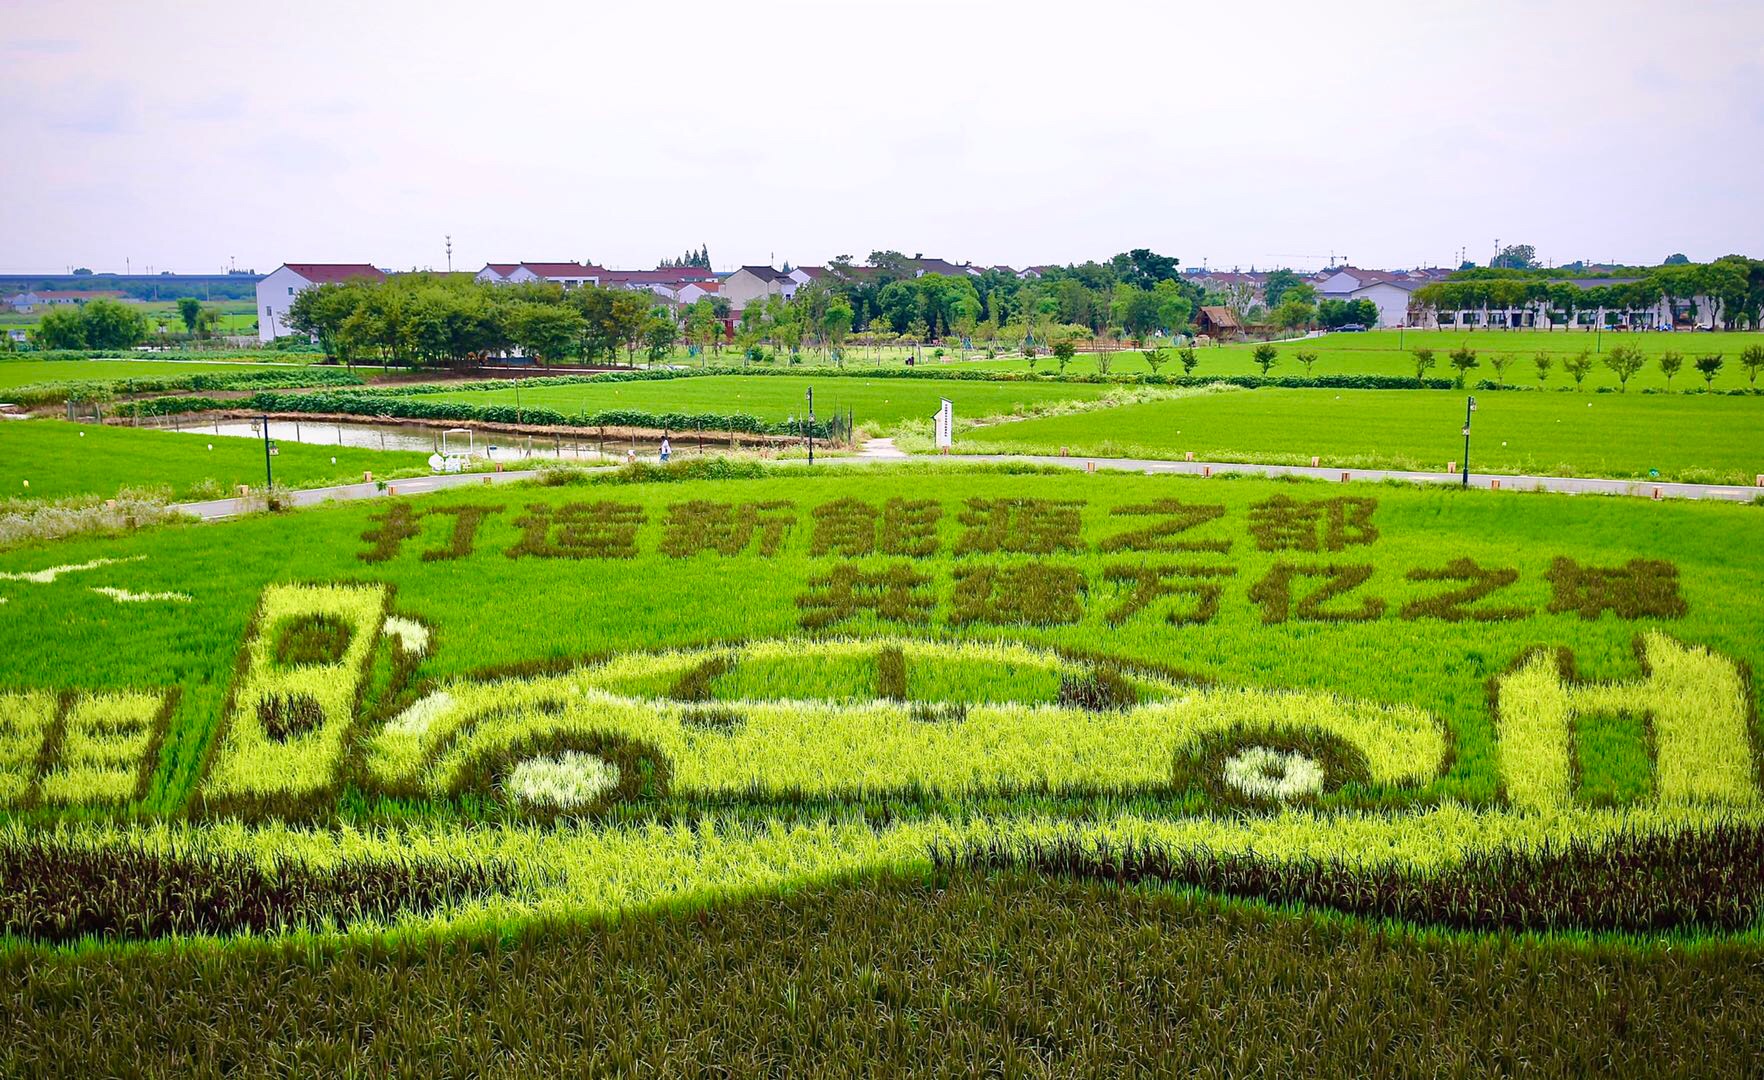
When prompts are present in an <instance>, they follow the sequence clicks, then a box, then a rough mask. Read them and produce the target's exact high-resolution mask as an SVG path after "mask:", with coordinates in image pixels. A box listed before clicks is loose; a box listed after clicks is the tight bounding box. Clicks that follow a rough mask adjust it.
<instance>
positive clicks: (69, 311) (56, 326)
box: [30, 307, 86, 349]
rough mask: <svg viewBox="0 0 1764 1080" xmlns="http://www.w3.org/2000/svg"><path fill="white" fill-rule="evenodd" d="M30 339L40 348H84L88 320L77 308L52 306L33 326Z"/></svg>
mask: <svg viewBox="0 0 1764 1080" xmlns="http://www.w3.org/2000/svg"><path fill="white" fill-rule="evenodd" d="M30 339H31V344H32V345H35V346H36V347H37V348H39V349H83V348H85V347H86V321H85V320H84V319H82V318H80V313H79V310H78V309H76V308H66V307H52V308H50V309H49V310H48V311H45V312H44V313H43V317H42V318H41V319H39V320H37V325H35V326H33V327H31V329H30Z"/></svg>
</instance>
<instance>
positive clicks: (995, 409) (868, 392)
mask: <svg viewBox="0 0 1764 1080" xmlns="http://www.w3.org/2000/svg"><path fill="white" fill-rule="evenodd" d="M810 387H813V388H814V391H815V413H816V415H817V416H819V417H823V418H824V417H829V416H832V415H833V414H834V413H835V412H843V411H844V410H846V409H851V410H853V412H854V413H855V418H856V421H857V423H859V424H866V423H868V424H883V425H887V424H893V423H896V422H898V421H900V420H903V419H906V418H909V417H930V416H931V415H932V414H933V413H935V412H936V411H937V408H938V401H939V399H940V398H944V397H947V398H949V399H951V400H952V401H953V402H954V403H955V409H956V414H957V415H958V416H1000V415H1006V414H1009V413H1011V412H1013V411H1015V410H1016V409H1017V408H1018V406H1035V405H1046V404H1051V403H1053V402H1058V401H1093V400H1095V399H1097V398H1100V397H1102V396H1103V395H1104V394H1106V393H1108V392H1109V390H1110V389H1111V387H1108V386H1095V385H1084V384H1080V383H1067V384H1057V383H1055V384H1041V385H1032V384H1031V385H1025V384H1017V383H986V382H973V381H966V382H963V381H954V380H951V381H940V380H935V379H859V378H849V377H840V378H827V379H820V380H816V379H815V378H813V377H812V376H802V377H797V376H789V375H756V376H752V377H743V376H740V375H705V376H694V377H692V378H683V379H658V380H655V381H649V382H644V381H636V382H613V383H604V384H598V385H597V384H592V383H577V384H574V385H568V386H533V387H527V388H524V389H522V390H520V391H519V394H520V404H521V405H523V406H531V407H533V408H542V409H555V410H557V411H559V412H564V413H577V412H592V411H594V410H597V409H618V408H626V409H642V410H645V411H649V412H658V413H659V412H687V413H693V412H708V413H747V414H749V415H752V416H757V417H759V418H760V419H762V420H784V419H786V418H788V417H792V416H803V415H805V414H806V413H807V397H806V392H807V390H808V389H809V388H810ZM515 395H516V391H515V389H514V388H513V387H509V388H507V389H500V388H499V389H495V390H460V391H453V392H450V393H444V394H435V395H426V397H427V399H428V400H434V401H459V402H466V403H469V404H476V405H514V404H515V403H516V402H515Z"/></svg>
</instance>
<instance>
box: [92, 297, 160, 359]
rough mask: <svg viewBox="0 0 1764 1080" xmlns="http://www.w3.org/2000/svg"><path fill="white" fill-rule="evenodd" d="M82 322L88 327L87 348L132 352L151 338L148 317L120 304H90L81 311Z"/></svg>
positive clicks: (108, 302)
mask: <svg viewBox="0 0 1764 1080" xmlns="http://www.w3.org/2000/svg"><path fill="white" fill-rule="evenodd" d="M80 321H82V322H84V323H85V324H86V347H87V348H92V349H128V348H132V347H134V346H136V345H139V344H140V343H141V342H142V341H145V340H146V338H147V316H146V315H145V314H143V313H142V311H141V309H140V308H139V307H137V306H135V305H133V304H125V303H123V302H122V301H120V300H108V299H98V300H91V301H88V302H87V303H86V304H85V306H83V307H82V308H80Z"/></svg>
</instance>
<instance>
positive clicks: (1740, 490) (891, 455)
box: [173, 439, 1764, 521]
mask: <svg viewBox="0 0 1764 1080" xmlns="http://www.w3.org/2000/svg"><path fill="white" fill-rule="evenodd" d="M821 461H822V462H824V463H825V464H828V465H881V466H887V465H891V464H898V463H900V462H906V461H945V462H983V463H999V462H1022V463H1029V464H1035V465H1055V466H1059V467H1061V468H1067V469H1084V470H1096V469H1113V470H1120V471H1127V472H1138V473H1145V474H1147V475H1156V474H1162V473H1169V474H1175V475H1180V476H1211V475H1217V474H1223V473H1245V474H1249V475H1253V476H1303V477H1310V478H1313V479H1317V480H1332V481H1343V480H1346V481H1373V482H1376V481H1379V480H1401V481H1406V482H1409V483H1417V484H1458V483H1462V482H1463V481H1462V476H1461V475H1460V474H1458V473H1442V472H1401V471H1398V470H1395V469H1346V470H1344V469H1322V468H1311V467H1309V466H1306V465H1246V464H1241V463H1236V462H1228V461H1156V460H1149V459H1140V458H1085V457H1044V456H1034V455H1026V454H947V455H943V456H940V457H931V456H918V457H915V456H913V455H909V454H906V453H903V452H901V451H900V450H897V449H895V447H894V443H893V441H892V440H889V439H872V440H871V441H870V442H869V443H867V444H865V445H864V447H863V449H862V450H860V451H859V452H858V453H857V454H855V455H849V456H843V457H828V458H822V459H821ZM786 465H787V466H788V467H799V468H807V467H808V466H807V465H805V464H804V463H802V462H800V461H797V462H790V463H786ZM613 468H616V466H610V465H609V466H604V467H601V468H598V469H590V470H588V471H591V472H608V471H611V470H612V469H613ZM538 475H539V470H537V469H528V470H522V471H519V472H500V473H465V474H459V475H452V476H445V475H444V476H424V477H418V478H416V479H412V480H394V481H391V482H390V483H388V484H387V485H386V486H385V487H382V486H381V485H380V484H378V483H373V484H344V485H342V486H340V487H328V488H312V489H309V490H306V491H295V492H290V493H289V494H288V495H287V499H288V502H289V503H290V504H292V505H294V506H316V505H317V504H319V503H325V502H347V501H350V500H354V499H373V498H378V497H380V496H382V495H388V494H397V495H422V494H425V493H427V492H431V491H442V490H445V489H447V488H455V487H462V486H466V485H472V484H479V485H482V484H507V483H511V482H513V481H515V480H526V479H528V478H530V477H534V476H538ZM1470 484H1471V486H1473V487H1480V488H1489V487H1496V486H1498V487H1499V488H1500V489H1501V490H1503V491H1555V492H1562V493H1564V494H1569V495H1629V496H1633V497H1637V498H1644V499H1726V500H1729V501H1732V502H1751V501H1752V500H1753V499H1755V498H1757V497H1758V496H1760V495H1764V488H1751V487H1740V486H1737V485H1732V484H1669V483H1664V482H1652V481H1636V480H1600V479H1594V478H1591V477H1563V476H1508V475H1501V474H1496V473H1476V472H1473V473H1471V474H1470ZM255 508H256V505H255V500H252V499H215V500H212V501H210V502H199V503H180V504H178V505H176V506H174V507H173V509H176V510H182V511H184V512H185V513H188V514H194V515H195V516H197V517H200V518H203V519H205V520H210V521H213V520H218V519H220V518H229V517H235V516H237V515H239V514H244V513H248V512H250V511H251V510H253V509H255Z"/></svg>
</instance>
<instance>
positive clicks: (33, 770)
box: [0, 690, 56, 806]
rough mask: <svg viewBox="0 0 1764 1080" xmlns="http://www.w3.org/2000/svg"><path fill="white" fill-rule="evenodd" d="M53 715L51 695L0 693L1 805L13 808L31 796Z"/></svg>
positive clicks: (54, 710)
mask: <svg viewBox="0 0 1764 1080" xmlns="http://www.w3.org/2000/svg"><path fill="white" fill-rule="evenodd" d="M55 713H56V698H55V695H54V694H51V693H47V692H44V691H39V690H27V691H24V692H22V693H7V694H0V806H16V805H18V804H19V803H22V802H24V801H25V799H26V797H27V796H28V795H29V794H30V791H31V783H32V781H33V780H34V779H35V777H36V774H37V759H38V756H39V754H40V753H41V752H42V748H43V741H44V740H45V739H47V738H48V737H49V730H50V728H52V727H53V726H54V725H55Z"/></svg>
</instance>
